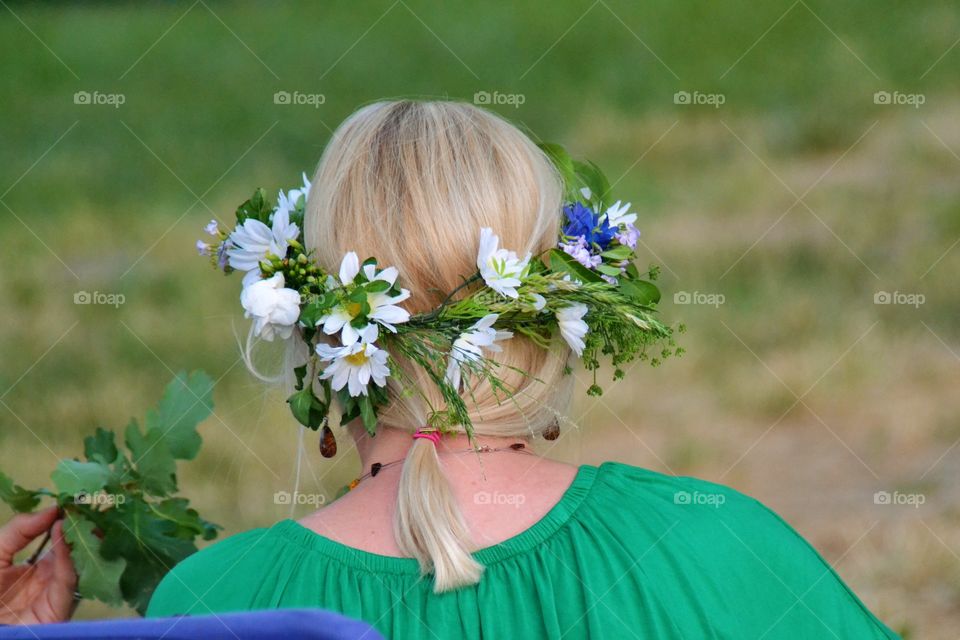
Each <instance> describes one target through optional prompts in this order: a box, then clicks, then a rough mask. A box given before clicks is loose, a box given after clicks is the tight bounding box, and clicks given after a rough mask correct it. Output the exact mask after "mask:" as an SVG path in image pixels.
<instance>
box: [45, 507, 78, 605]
mask: <svg viewBox="0 0 960 640" xmlns="http://www.w3.org/2000/svg"><path fill="white" fill-rule="evenodd" d="M52 540H53V545H52V546H51V547H50V557H49V558H46V559H45V561H49V562H51V563H52V567H53V571H52V578H51V584H50V586H49V587H48V599H49V602H50V605H51V607H52V609H53V613H54V615H55V616H56V617H57V619H58V620H66V619H67V618H69V617H70V611H71V609H72V608H73V592H74V590H75V589H76V588H77V574H76V571H74V569H73V561H72V560H71V559H70V548H69V547H68V546H67V542H66V540H65V539H64V537H63V520H60V521H58V522H57V523H56V524H55V525H54V526H53V537H52Z"/></svg>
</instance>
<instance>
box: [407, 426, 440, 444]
mask: <svg viewBox="0 0 960 640" xmlns="http://www.w3.org/2000/svg"><path fill="white" fill-rule="evenodd" d="M440 436H441V434H440V432H439V431H420V429H417V430H416V431H415V432H414V433H413V439H414V440H416V439H417V438H425V439H427V440H429V441H430V442H432V443H433V445H434V446H436V445H437V443H439V442H440Z"/></svg>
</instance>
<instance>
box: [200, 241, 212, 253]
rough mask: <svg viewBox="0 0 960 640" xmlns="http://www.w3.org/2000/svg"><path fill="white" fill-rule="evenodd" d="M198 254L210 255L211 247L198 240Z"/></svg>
mask: <svg viewBox="0 0 960 640" xmlns="http://www.w3.org/2000/svg"><path fill="white" fill-rule="evenodd" d="M197 253H199V254H200V255H201V256H208V255H210V245H208V244H207V243H206V242H204V241H203V240H197Z"/></svg>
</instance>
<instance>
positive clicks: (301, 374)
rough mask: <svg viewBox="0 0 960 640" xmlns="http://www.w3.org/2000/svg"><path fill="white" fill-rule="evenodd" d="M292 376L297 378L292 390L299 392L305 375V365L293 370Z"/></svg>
mask: <svg viewBox="0 0 960 640" xmlns="http://www.w3.org/2000/svg"><path fill="white" fill-rule="evenodd" d="M293 375H294V376H296V378H297V383H296V384H295V385H294V387H293V388H294V389H296V390H297V391H300V390H301V389H303V378H304V377H305V376H306V375H307V365H303V366H300V367H294V368H293Z"/></svg>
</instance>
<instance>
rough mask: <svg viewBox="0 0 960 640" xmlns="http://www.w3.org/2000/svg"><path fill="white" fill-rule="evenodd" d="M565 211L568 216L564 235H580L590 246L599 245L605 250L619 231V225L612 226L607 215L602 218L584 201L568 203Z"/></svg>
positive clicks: (601, 249)
mask: <svg viewBox="0 0 960 640" xmlns="http://www.w3.org/2000/svg"><path fill="white" fill-rule="evenodd" d="M563 213H564V214H565V215H566V218H567V224H566V226H564V227H563V235H564V236H567V237H569V238H576V237H578V236H579V237H581V238H582V239H583V240H584V242H586V244H587V246H589V247H593V245H597V246H598V247H600V251H605V250H606V249H607V247H608V246H610V243H611V242H612V241H613V237H614V235H616V233H617V227H612V226H610V223H608V222H607V219H606V216H604V217H603V219H602V220H601V219H600V218H601V216H600V215H599V214H597V213H594V212H593V210H592V209H590V207H588V206H586V205H584V204H583V203H582V202H574V203H573V204H569V205H567V206H566V207H564V208H563ZM568 253H569V252H568ZM571 255H573V254H571Z"/></svg>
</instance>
